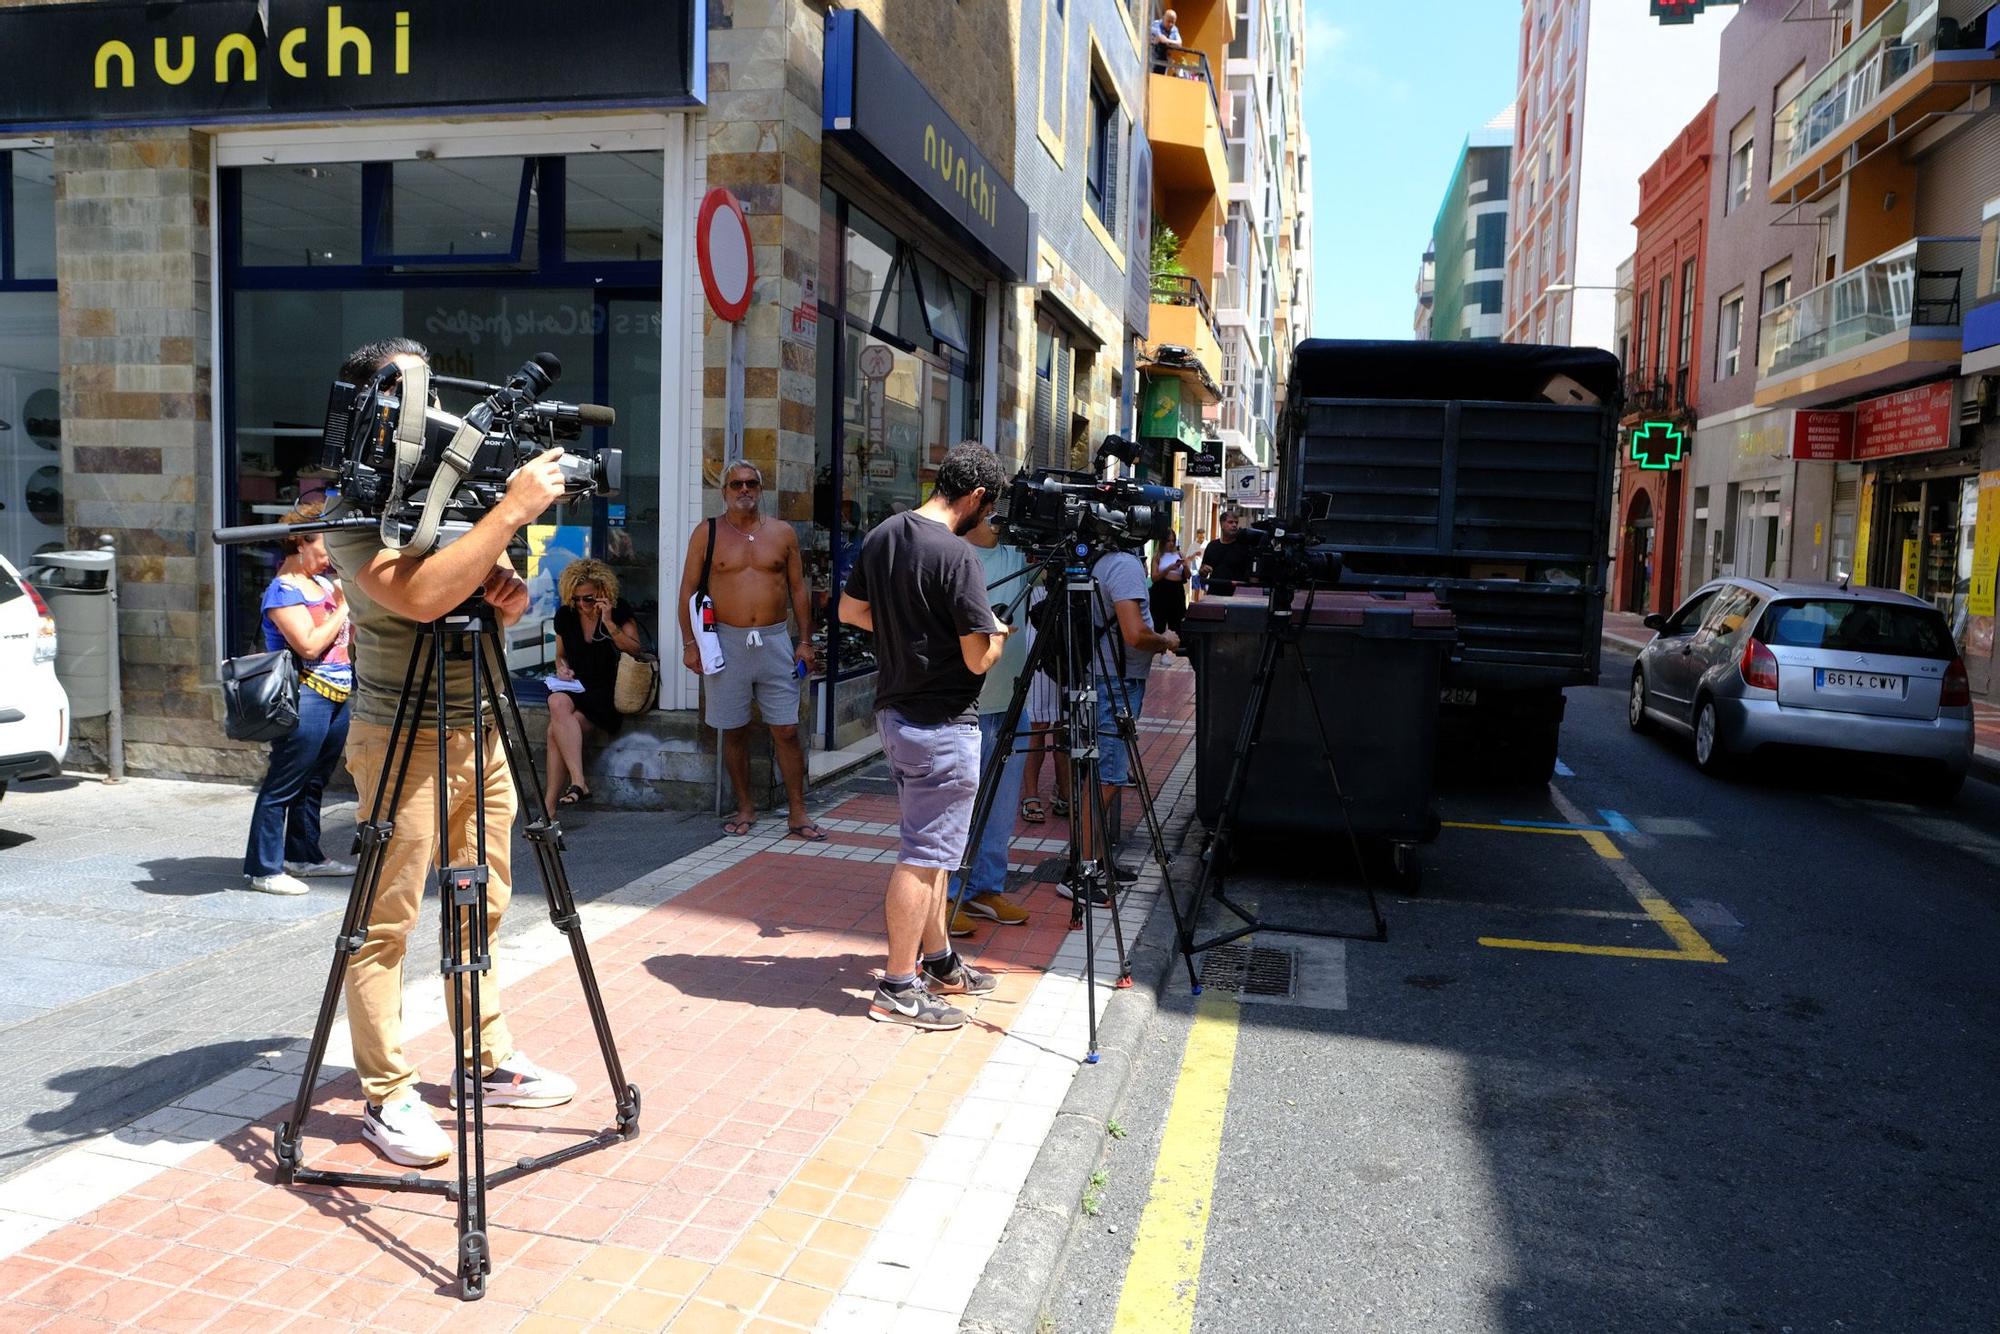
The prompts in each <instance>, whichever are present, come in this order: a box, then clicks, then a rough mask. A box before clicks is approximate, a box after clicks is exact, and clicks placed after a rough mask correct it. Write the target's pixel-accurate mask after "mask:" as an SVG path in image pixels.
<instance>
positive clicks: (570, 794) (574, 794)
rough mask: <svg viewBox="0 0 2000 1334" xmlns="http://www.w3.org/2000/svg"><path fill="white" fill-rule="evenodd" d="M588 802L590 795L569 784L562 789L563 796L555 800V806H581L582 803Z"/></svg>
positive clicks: (573, 784)
mask: <svg viewBox="0 0 2000 1334" xmlns="http://www.w3.org/2000/svg"><path fill="white" fill-rule="evenodd" d="M588 800H590V794H589V793H588V792H585V791H584V790H583V789H582V788H580V787H578V786H577V785H576V784H575V783H571V784H570V785H569V786H568V787H566V788H564V789H563V794H562V795H561V796H560V797H557V798H556V805H558V806H581V805H582V804H583V803H584V802H586V801H588Z"/></svg>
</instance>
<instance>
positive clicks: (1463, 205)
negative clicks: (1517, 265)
mask: <svg viewBox="0 0 2000 1334" xmlns="http://www.w3.org/2000/svg"><path fill="white" fill-rule="evenodd" d="M1513 158H1514V109H1513V108H1512V107H1508V108H1507V109H1506V110H1505V111H1502V112H1501V113H1500V114H1499V115H1497V116H1495V117H1494V118H1493V119H1492V120H1490V121H1488V122H1487V123H1486V124H1484V125H1482V126H1481V127H1480V128H1478V129H1477V130H1474V131H1473V132H1472V133H1471V134H1469V135H1467V136H1466V139H1465V143H1464V145H1463V146H1462V147H1461V148H1460V149H1459V152H1458V161H1457V162H1456V163H1455V164H1454V165H1453V167H1452V172H1451V181H1450V183H1449V184H1448V185H1447V186H1446V187H1445V192H1444V203H1443V204H1442V205H1441V206H1440V207H1439V209H1438V215H1437V220H1436V221H1435V222H1434V223H1433V224H1432V226H1431V249H1430V254H1432V255H1433V256H1435V259H1436V272H1435V278H1434V282H1433V291H1432V294H1431V316H1430V320H1429V325H1430V334H1429V336H1430V337H1432V338H1437V339H1443V340H1450V341H1471V342H1497V341H1499V339H1500V336H1501V334H1502V333H1503V332H1505V330H1504V328H1503V320H1504V319H1505V315H1506V308H1505V293H1504V279H1505V276H1506V268H1505V265H1506V255H1507V229H1508V193H1507V192H1508V189H1509V186H1510V182H1511V177H1512V174H1513Z"/></svg>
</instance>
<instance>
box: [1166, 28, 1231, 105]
mask: <svg viewBox="0 0 2000 1334" xmlns="http://www.w3.org/2000/svg"><path fill="white" fill-rule="evenodd" d="M1152 71H1153V73H1155V74H1164V75H1166V76H1167V77H1169V78H1173V79H1199V80H1201V81H1202V82H1203V83H1205V84H1207V85H1208V100H1209V103H1210V105H1212V106H1213V107H1214V108H1215V123H1216V124H1217V125H1218V126H1222V125H1227V124H1228V123H1229V122H1228V121H1226V120H1224V119H1223V118H1222V98H1221V96H1220V95H1219V94H1217V92H1216V91H1215V79H1214V77H1213V76H1212V75H1210V74H1209V72H1208V57H1207V55H1205V54H1204V53H1202V52H1200V51H1190V50H1188V49H1187V48H1186V47H1184V46H1166V45H1164V44H1162V43H1159V42H1155V43H1154V44H1153V64H1152Z"/></svg>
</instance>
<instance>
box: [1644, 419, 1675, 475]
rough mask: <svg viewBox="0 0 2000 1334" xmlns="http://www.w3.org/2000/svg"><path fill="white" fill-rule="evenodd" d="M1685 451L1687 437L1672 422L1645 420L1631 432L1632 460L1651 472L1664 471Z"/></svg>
mask: <svg viewBox="0 0 2000 1334" xmlns="http://www.w3.org/2000/svg"><path fill="white" fill-rule="evenodd" d="M1685 453H1687V437H1686V436H1685V435H1683V434H1681V428H1680V427H1678V426H1676V425H1674V424H1673V423H1672V422H1647V423H1646V424H1645V425H1644V426H1641V427H1640V428H1639V429H1638V430H1636V431H1634V432H1632V462H1634V463H1636V464H1638V465H1639V466H1640V467H1641V468H1646V469H1649V470H1651V471H1653V472H1665V471H1667V470H1668V469H1669V468H1671V467H1673V466H1674V465H1675V464H1676V463H1679V462H1680V461H1681V456H1682V455H1683V454H1685Z"/></svg>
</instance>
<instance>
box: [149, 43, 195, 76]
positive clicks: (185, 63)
mask: <svg viewBox="0 0 2000 1334" xmlns="http://www.w3.org/2000/svg"><path fill="white" fill-rule="evenodd" d="M153 72H154V73H155V74H158V75H159V76H160V82H162V83H186V82H187V81H188V76H189V75H191V74H193V73H194V38H192V37H183V38H181V59H180V63H179V64H178V65H169V64H168V63H167V39H166V38H164V37H155V38H154V39H153Z"/></svg>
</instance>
